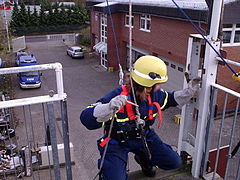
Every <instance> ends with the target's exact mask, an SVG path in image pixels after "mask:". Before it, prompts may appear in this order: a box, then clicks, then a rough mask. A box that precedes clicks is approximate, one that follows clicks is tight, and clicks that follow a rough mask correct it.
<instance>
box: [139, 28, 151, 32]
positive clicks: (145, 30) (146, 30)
mask: <svg viewBox="0 0 240 180" xmlns="http://www.w3.org/2000/svg"><path fill="white" fill-rule="evenodd" d="M139 30H140V31H144V32H151V31H150V30H148V29H139Z"/></svg>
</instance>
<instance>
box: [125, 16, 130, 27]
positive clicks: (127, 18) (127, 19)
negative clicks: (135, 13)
mask: <svg viewBox="0 0 240 180" xmlns="http://www.w3.org/2000/svg"><path fill="white" fill-rule="evenodd" d="M125 20H126V22H125V24H126V25H129V23H128V22H129V17H128V16H126V18H125Z"/></svg>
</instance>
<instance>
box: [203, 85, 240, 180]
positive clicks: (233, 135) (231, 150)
mask: <svg viewBox="0 0 240 180" xmlns="http://www.w3.org/2000/svg"><path fill="white" fill-rule="evenodd" d="M220 92H221V93H222V94H221V95H217V94H218V93H220ZM219 98H221V99H223V98H224V107H223V110H221V118H220V119H216V117H214V116H215V113H216V112H215V107H216V106H215V105H216V102H217V100H218V99H219ZM210 99H211V100H210V104H211V106H210V115H209V119H208V122H207V126H206V137H205V149H204V155H203V160H202V166H201V175H202V176H203V177H207V176H209V179H215V178H217V177H219V176H220V177H221V178H223V179H224V180H239V179H240V153H239V150H240V149H239V146H240V131H239V128H240V117H239V116H240V109H239V102H240V94H239V93H237V92H235V91H233V90H230V89H228V88H226V87H223V86H221V85H218V84H214V85H212V87H211V98H210ZM229 103H234V104H235V109H234V110H233V112H232V114H230V115H229V113H227V108H228V105H229Z"/></svg>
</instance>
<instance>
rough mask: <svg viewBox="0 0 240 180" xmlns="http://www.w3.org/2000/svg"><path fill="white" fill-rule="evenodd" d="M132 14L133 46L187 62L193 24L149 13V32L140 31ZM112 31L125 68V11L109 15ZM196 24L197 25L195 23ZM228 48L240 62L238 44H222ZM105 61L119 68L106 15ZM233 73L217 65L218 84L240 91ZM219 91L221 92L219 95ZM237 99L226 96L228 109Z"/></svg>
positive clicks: (137, 16) (232, 106)
mask: <svg viewBox="0 0 240 180" xmlns="http://www.w3.org/2000/svg"><path fill="white" fill-rule="evenodd" d="M133 15H134V27H133V29H132V45H133V46H136V47H138V48H141V49H144V50H147V51H149V52H150V54H152V55H155V56H163V57H165V58H168V59H170V60H173V61H176V62H177V63H180V64H182V65H185V63H186V56H187V48H188V38H189V34H192V33H193V34H194V33H196V31H195V29H194V28H193V27H192V25H191V24H190V23H189V22H187V21H182V20H177V19H167V18H161V17H156V16H151V32H145V31H141V30H139V26H140V22H139V21H140V14H133ZM112 17H113V23H114V26H115V27H114V30H115V33H116V38H117V42H118V44H117V45H118V50H119V57H120V62H121V65H122V67H123V69H125V68H126V46H127V44H128V42H129V28H128V27H126V26H125V13H114V14H112ZM196 25H197V26H199V24H196ZM200 26H201V29H202V30H204V28H206V25H204V24H201V25H200ZM92 32H93V33H96V34H98V33H99V29H98V27H97V25H96V24H95V25H93V31H92ZM224 50H225V51H227V59H231V60H235V61H237V62H239V61H240V53H239V52H240V47H225V48H224ZM108 61H109V66H110V67H113V68H114V70H117V69H118V61H117V55H116V48H115V42H114V39H113V33H112V26H111V23H110V18H109V16H108ZM233 69H234V70H235V71H236V72H239V71H240V70H239V67H234V66H233ZM231 76H232V72H231V71H230V70H229V69H228V68H227V67H226V66H219V68H218V75H217V83H218V84H221V85H223V86H225V87H227V88H229V89H232V90H235V91H237V92H240V84H239V83H237V82H235V81H234V80H233V79H232V77H231ZM221 96H222V94H220V97H221ZM222 100H223V98H219V100H218V102H217V103H218V107H219V108H218V110H221V107H223V103H224V102H223V101H222ZM235 106H236V102H234V101H232V97H230V98H229V103H228V109H231V108H234V107H235Z"/></svg>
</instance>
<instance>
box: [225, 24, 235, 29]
mask: <svg viewBox="0 0 240 180" xmlns="http://www.w3.org/2000/svg"><path fill="white" fill-rule="evenodd" d="M232 26H233V25H232V24H224V25H223V28H232Z"/></svg>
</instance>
